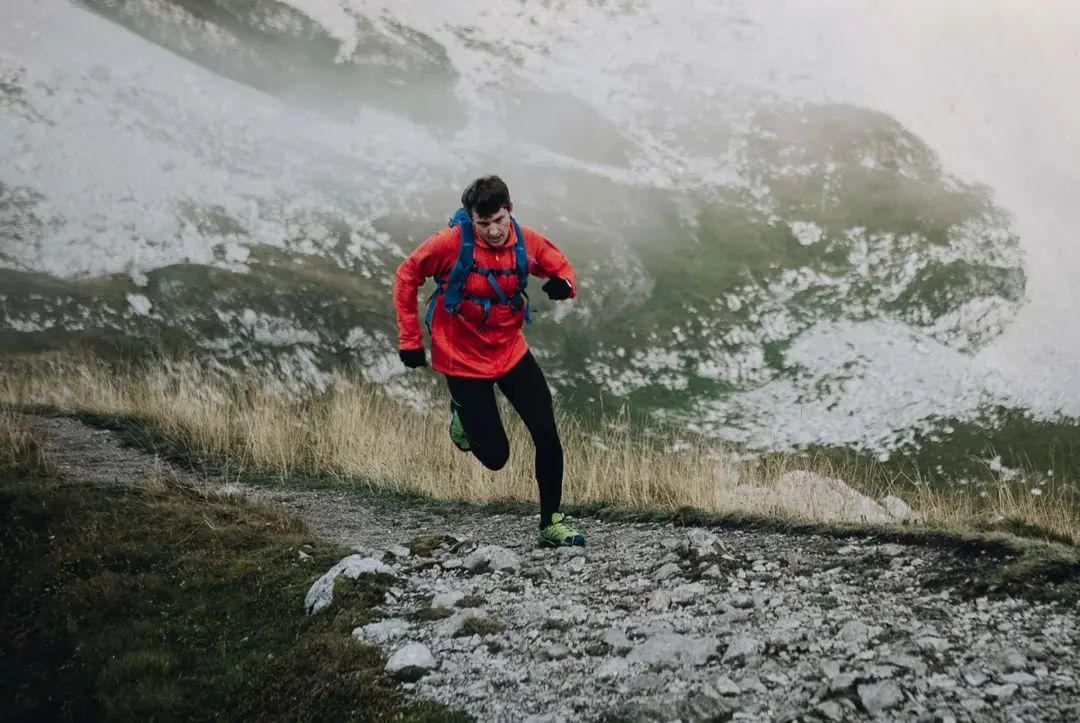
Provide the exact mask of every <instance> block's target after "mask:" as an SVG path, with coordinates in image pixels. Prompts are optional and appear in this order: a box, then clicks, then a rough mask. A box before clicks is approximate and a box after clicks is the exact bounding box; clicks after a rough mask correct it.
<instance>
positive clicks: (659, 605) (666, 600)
mask: <svg viewBox="0 0 1080 723" xmlns="http://www.w3.org/2000/svg"><path fill="white" fill-rule="evenodd" d="M646 607H647V608H648V609H649V610H652V611H654V612H663V611H664V610H667V609H668V608H669V607H671V593H669V592H668V591H667V590H657V591H656V592H654V593H653V594H652V595H651V596H650V597H649V602H648V604H647V605H646Z"/></svg>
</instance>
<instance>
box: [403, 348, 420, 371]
mask: <svg viewBox="0 0 1080 723" xmlns="http://www.w3.org/2000/svg"><path fill="white" fill-rule="evenodd" d="M398 357H399V358H400V359H401V363H402V364H404V365H405V366H407V367H409V368H410V369H416V368H417V367H426V366H427V357H426V356H424V348H423V347H420V348H419V349H398Z"/></svg>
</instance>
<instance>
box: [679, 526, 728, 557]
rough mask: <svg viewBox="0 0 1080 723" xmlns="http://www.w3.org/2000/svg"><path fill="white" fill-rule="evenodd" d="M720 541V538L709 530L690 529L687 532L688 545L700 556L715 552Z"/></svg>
mask: <svg viewBox="0 0 1080 723" xmlns="http://www.w3.org/2000/svg"><path fill="white" fill-rule="evenodd" d="M719 541H720V538H718V537H717V536H716V535H714V534H713V533H711V532H709V531H708V530H690V531H689V532H687V533H686V542H687V544H688V546H689V547H690V549H691V550H693V551H694V553H695V554H697V555H698V556H699V557H703V556H705V555H708V554H711V553H713V552H715V550H716V544H717V543H718V542H719Z"/></svg>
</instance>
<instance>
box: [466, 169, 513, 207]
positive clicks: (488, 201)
mask: <svg viewBox="0 0 1080 723" xmlns="http://www.w3.org/2000/svg"><path fill="white" fill-rule="evenodd" d="M461 205H462V206H464V207H465V210H466V211H468V212H469V213H472V214H475V215H477V216H491V215H494V214H495V213H497V212H498V210H499V209H500V208H505V209H508V210H509V209H510V208H511V203H510V189H509V188H507V187H506V184H505V183H504V182H503V179H501V178H499V177H498V176H484V177H483V178H477V179H476V180H475V181H473V182H472V183H470V184H469V187H468V188H466V189H465V192H464V193H462V194H461Z"/></svg>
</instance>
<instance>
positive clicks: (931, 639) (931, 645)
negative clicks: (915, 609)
mask: <svg viewBox="0 0 1080 723" xmlns="http://www.w3.org/2000/svg"><path fill="white" fill-rule="evenodd" d="M915 646H916V647H918V649H919V650H922V651H932V652H935V653H944V652H945V651H946V650H948V649H949V647H950V646H949V641H948V640H946V639H945V638H939V637H937V636H936V635H927V636H924V637H921V638H918V639H916V640H915Z"/></svg>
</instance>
